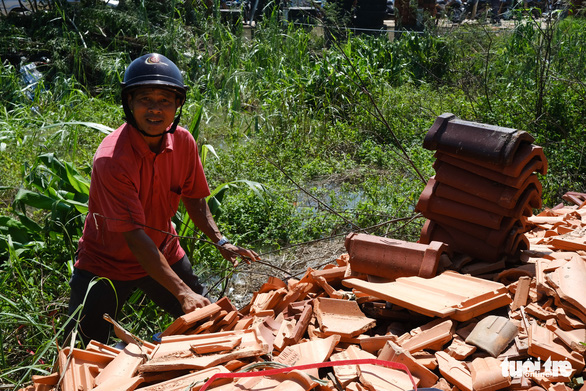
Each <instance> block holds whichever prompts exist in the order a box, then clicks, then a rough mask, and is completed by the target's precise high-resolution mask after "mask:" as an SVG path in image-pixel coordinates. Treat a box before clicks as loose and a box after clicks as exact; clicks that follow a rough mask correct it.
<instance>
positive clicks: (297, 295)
mask: <svg viewBox="0 0 586 391" xmlns="http://www.w3.org/2000/svg"><path fill="white" fill-rule="evenodd" d="M312 287H313V285H312V284H309V283H299V284H296V285H295V286H294V287H293V288H292V289H289V290H288V292H287V294H285V296H284V297H283V299H282V300H281V302H280V303H278V304H277V305H276V306H275V307H274V311H275V314H277V315H278V314H280V313H281V312H283V310H285V308H287V306H288V305H289V304H291V303H293V302H295V301H301V300H304V299H305V297H306V296H307V294H308V293H309V291H310V290H311V289H312Z"/></svg>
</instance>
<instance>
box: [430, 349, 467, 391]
mask: <svg viewBox="0 0 586 391" xmlns="http://www.w3.org/2000/svg"><path fill="white" fill-rule="evenodd" d="M435 356H436V358H437V361H438V364H439V370H440V373H441V374H442V375H443V376H444V377H445V378H446V379H447V380H448V381H449V382H450V383H452V384H453V385H455V386H456V387H458V388H459V389H460V390H463V391H472V389H473V386H472V375H471V374H470V371H469V370H468V368H466V366H465V365H464V363H463V362H462V361H458V360H456V359H455V358H453V357H452V356H450V355H449V354H447V353H446V352H436V353H435Z"/></svg>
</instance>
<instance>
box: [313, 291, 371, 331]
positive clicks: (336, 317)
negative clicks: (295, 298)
mask: <svg viewBox="0 0 586 391" xmlns="http://www.w3.org/2000/svg"><path fill="white" fill-rule="evenodd" d="M313 307H314V313H315V316H316V318H317V321H318V322H319V325H320V330H319V332H320V333H322V334H323V335H324V336H330V335H333V334H338V335H340V336H342V337H350V338H351V337H355V336H357V335H359V334H362V333H364V332H365V331H366V330H369V329H371V328H372V327H374V326H375V325H376V320H374V319H371V318H368V317H367V316H365V315H364V313H363V312H362V311H361V310H360V307H359V306H358V304H357V303H356V302H355V301H350V300H343V299H332V298H325V297H320V298H317V299H316V301H315V302H314V305H313Z"/></svg>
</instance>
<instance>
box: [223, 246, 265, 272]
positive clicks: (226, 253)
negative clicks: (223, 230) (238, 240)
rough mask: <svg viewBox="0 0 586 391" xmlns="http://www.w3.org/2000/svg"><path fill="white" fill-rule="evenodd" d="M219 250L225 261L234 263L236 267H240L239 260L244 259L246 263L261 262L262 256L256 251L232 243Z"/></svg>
mask: <svg viewBox="0 0 586 391" xmlns="http://www.w3.org/2000/svg"><path fill="white" fill-rule="evenodd" d="M218 249H219V250H220V253H221V254H222V256H223V257H224V258H225V259H227V260H228V261H230V262H232V265H234V267H236V266H238V258H242V259H243V260H244V261H245V262H246V263H250V262H254V261H259V260H260V256H259V255H258V254H257V253H255V252H254V251H252V250H249V249H246V248H242V247H238V246H235V245H233V244H232V243H226V244H224V245H223V246H218Z"/></svg>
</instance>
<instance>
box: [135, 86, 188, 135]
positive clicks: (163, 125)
mask: <svg viewBox="0 0 586 391" xmlns="http://www.w3.org/2000/svg"><path fill="white" fill-rule="evenodd" d="M179 105H180V100H179V99H178V98H177V95H176V94H175V93H174V92H171V91H169V90H165V89H162V88H155V87H143V88H138V89H137V90H136V91H134V92H133V93H132V94H130V96H129V97H128V106H129V107H130V110H131V111H132V113H133V114H134V119H135V120H136V123H137V124H138V126H139V128H140V129H141V130H143V131H144V132H146V133H149V134H153V135H155V134H160V133H163V132H164V131H165V130H167V128H168V127H169V125H171V123H172V122H173V120H174V119H175V111H176V110H177V107H179Z"/></svg>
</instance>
